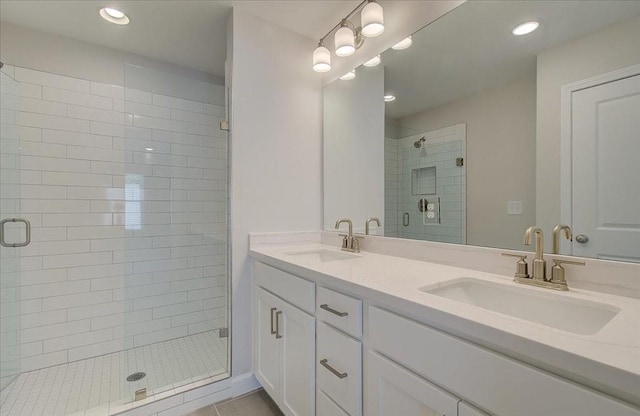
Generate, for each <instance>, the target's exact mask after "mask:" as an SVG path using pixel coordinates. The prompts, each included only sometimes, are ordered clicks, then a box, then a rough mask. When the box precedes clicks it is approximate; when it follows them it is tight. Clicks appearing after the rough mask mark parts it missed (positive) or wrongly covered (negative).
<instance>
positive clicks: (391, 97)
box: [384, 95, 396, 103]
mask: <svg viewBox="0 0 640 416" xmlns="http://www.w3.org/2000/svg"><path fill="white" fill-rule="evenodd" d="M395 100H396V96H395V95H385V96H384V102H385V103H390V102H391V101H395Z"/></svg>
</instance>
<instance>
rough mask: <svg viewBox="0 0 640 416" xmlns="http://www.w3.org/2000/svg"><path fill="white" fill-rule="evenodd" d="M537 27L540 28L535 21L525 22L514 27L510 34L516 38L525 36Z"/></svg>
mask: <svg viewBox="0 0 640 416" xmlns="http://www.w3.org/2000/svg"><path fill="white" fill-rule="evenodd" d="M538 26H540V23H538V22H536V21H535V20H532V21H530V22H525V23H522V24H520V25H518V26H516V27H515V28H513V30H512V31H511V33H513V34H514V35H516V36H522V35H527V34H529V33H531V32H533V31H534V30H536V29H537V28H538Z"/></svg>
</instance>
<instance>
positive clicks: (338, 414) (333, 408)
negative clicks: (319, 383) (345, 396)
mask: <svg viewBox="0 0 640 416" xmlns="http://www.w3.org/2000/svg"><path fill="white" fill-rule="evenodd" d="M316 416H349V414H348V413H345V412H344V410H342V409H340V407H339V406H338V405H337V404H335V402H334V401H333V400H331V399H330V398H329V397H327V395H326V394H324V393H323V392H322V391H320V390H318V394H317V396H316Z"/></svg>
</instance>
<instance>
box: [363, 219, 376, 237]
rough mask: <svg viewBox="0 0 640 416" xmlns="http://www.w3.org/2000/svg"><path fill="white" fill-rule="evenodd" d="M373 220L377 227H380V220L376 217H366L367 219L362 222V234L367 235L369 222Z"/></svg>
mask: <svg viewBox="0 0 640 416" xmlns="http://www.w3.org/2000/svg"><path fill="white" fill-rule="evenodd" d="M372 221H375V223H376V224H377V225H378V227H380V220H379V219H378V218H376V217H371V218H367V221H366V222H365V224H364V234H365V235H369V224H370V223H371V222H372Z"/></svg>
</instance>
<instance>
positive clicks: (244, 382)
mask: <svg viewBox="0 0 640 416" xmlns="http://www.w3.org/2000/svg"><path fill="white" fill-rule="evenodd" d="M259 388H262V386H261V385H260V383H258V380H256V377H255V376H254V375H253V373H244V374H240V375H238V376H234V377H232V378H231V395H232V397H238V396H242V395H243V394H247V393H249V392H252V391H254V390H257V389H259Z"/></svg>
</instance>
